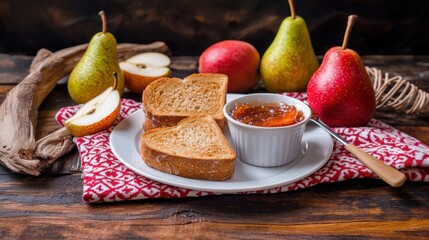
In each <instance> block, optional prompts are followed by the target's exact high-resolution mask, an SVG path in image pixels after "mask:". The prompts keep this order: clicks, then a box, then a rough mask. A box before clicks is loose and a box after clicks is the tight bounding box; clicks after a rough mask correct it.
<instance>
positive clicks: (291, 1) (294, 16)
mask: <svg viewBox="0 0 429 240" xmlns="http://www.w3.org/2000/svg"><path fill="white" fill-rule="evenodd" d="M288 2H289V7H290V15H291V16H292V18H293V19H295V18H296V15H295V7H294V5H293V0H288Z"/></svg>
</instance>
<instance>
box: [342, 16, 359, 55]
mask: <svg viewBox="0 0 429 240" xmlns="http://www.w3.org/2000/svg"><path fill="white" fill-rule="evenodd" d="M357 20H358V16H357V15H350V16H349V19H348V21H347V28H346V33H345V34H344V40H343V46H342V48H343V50H345V49H346V48H347V43H348V42H349V36H350V32H351V31H352V27H353V25H354V24H355V22H356V21H357Z"/></svg>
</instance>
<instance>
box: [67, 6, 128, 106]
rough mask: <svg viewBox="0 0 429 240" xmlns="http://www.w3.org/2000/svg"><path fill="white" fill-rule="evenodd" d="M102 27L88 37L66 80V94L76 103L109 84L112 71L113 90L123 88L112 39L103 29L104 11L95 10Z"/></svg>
mask: <svg viewBox="0 0 429 240" xmlns="http://www.w3.org/2000/svg"><path fill="white" fill-rule="evenodd" d="M99 15H100V16H101V19H102V22H103V30H102V32H99V33H97V34H95V35H94V37H92V39H91V41H90V42H89V45H88V48H87V50H86V52H85V53H84V54H83V56H82V58H81V59H80V60H79V62H78V63H77V65H76V66H75V68H74V69H73V71H72V72H71V74H70V76H69V80H68V85H67V87H68V91H69V94H70V97H71V98H72V99H73V101H74V102H76V103H86V102H88V101H89V100H91V99H93V98H94V97H96V96H98V95H100V94H101V93H102V92H104V91H105V90H106V89H107V88H108V87H110V86H112V74H113V72H117V73H118V83H117V87H116V90H118V92H119V94H120V96H122V94H123V91H124V77H123V75H122V73H121V70H120V68H119V63H118V58H117V56H116V39H115V37H114V36H113V35H112V34H111V33H108V32H107V27H106V17H105V15H104V12H103V11H101V12H100V13H99Z"/></svg>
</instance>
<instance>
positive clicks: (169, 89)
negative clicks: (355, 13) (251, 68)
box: [142, 73, 228, 130]
mask: <svg viewBox="0 0 429 240" xmlns="http://www.w3.org/2000/svg"><path fill="white" fill-rule="evenodd" d="M227 85H228V77H227V76H226V75H224V74H212V73H201V74H192V75H190V76H188V77H186V78H184V79H183V80H182V79H180V78H168V77H163V78H159V79H157V80H155V81H154V82H152V83H150V84H149V85H148V86H147V88H146V90H145V91H144V93H143V99H142V102H143V111H144V112H145V114H146V119H145V122H144V124H143V129H144V130H149V129H152V128H157V127H171V126H175V125H176V124H177V123H178V122H179V121H180V120H182V119H184V118H186V117H189V116H192V115H211V116H213V118H214V119H215V120H216V122H217V123H218V125H219V127H220V128H221V129H223V127H224V125H225V117H224V115H223V113H222V109H223V106H224V105H225V101H226V91H227Z"/></svg>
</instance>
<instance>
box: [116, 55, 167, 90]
mask: <svg viewBox="0 0 429 240" xmlns="http://www.w3.org/2000/svg"><path fill="white" fill-rule="evenodd" d="M170 63H171V60H170V58H169V57H168V56H166V55H164V54H162V53H157V52H147V53H141V54H138V55H135V56H133V57H131V58H129V59H127V60H126V61H125V62H121V63H119V67H120V68H121V70H122V73H123V75H124V79H125V86H126V87H127V88H128V89H129V90H130V91H131V92H135V93H142V92H143V91H144V89H145V88H146V86H147V85H148V84H149V83H151V82H153V81H154V80H156V79H158V78H160V77H169V76H170V75H171V70H170V68H168V66H169V65H170Z"/></svg>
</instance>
